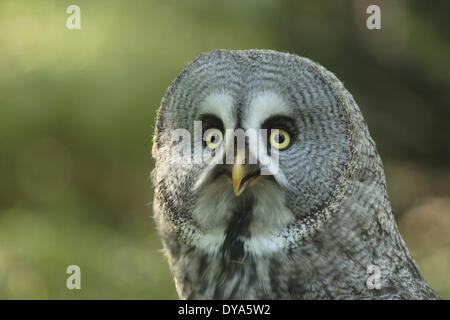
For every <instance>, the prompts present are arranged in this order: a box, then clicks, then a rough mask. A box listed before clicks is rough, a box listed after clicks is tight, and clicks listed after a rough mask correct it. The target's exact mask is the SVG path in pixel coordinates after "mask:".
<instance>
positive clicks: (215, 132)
mask: <svg viewBox="0 0 450 320" xmlns="http://www.w3.org/2000/svg"><path fill="white" fill-rule="evenodd" d="M205 134H206V138H205V142H206V146H207V147H208V148H210V149H212V150H214V149H216V148H217V147H218V146H220V144H221V143H222V140H223V134H222V131H220V130H219V129H208V130H207V131H206V132H205Z"/></svg>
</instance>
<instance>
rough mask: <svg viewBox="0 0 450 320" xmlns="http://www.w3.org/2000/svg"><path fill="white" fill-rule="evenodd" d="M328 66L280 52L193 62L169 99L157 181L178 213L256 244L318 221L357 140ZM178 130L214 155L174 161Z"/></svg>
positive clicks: (207, 230) (225, 54)
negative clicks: (328, 75) (329, 81)
mask: <svg viewBox="0 0 450 320" xmlns="http://www.w3.org/2000/svg"><path fill="white" fill-rule="evenodd" d="M322 72H326V71H324V70H321V69H318V67H317V66H316V65H315V64H313V63H312V62H310V61H309V60H307V59H303V58H299V57H297V56H292V55H288V54H285V55H283V54H279V53H277V54H272V52H271V51H265V52H261V51H252V50H249V51H240V52H235V53H233V51H220V50H219V51H214V52H211V53H208V54H204V55H201V56H200V57H199V58H197V59H196V60H194V61H193V62H191V63H190V64H189V65H188V66H187V67H186V68H185V70H184V71H183V72H182V73H180V75H179V76H178V78H177V79H176V80H175V81H174V82H173V83H172V86H171V88H170V89H169V91H168V93H167V95H166V97H165V99H164V100H163V104H162V108H161V110H160V114H159V119H158V124H157V134H156V136H155V144H154V156H155V158H156V160H157V168H156V169H155V183H156V185H159V186H160V188H159V189H160V190H161V192H162V193H164V197H167V198H169V199H170V201H169V202H170V203H171V204H172V205H173V207H172V208H169V210H168V212H170V214H171V215H173V217H172V218H173V219H174V220H177V221H180V222H181V221H182V223H184V224H189V228H194V229H195V230H197V231H198V232H200V233H202V234H204V235H205V236H206V237H208V236H209V237H216V238H217V241H218V242H221V243H223V241H224V239H226V235H227V232H230V228H234V229H233V230H234V231H233V232H237V233H238V234H236V235H235V236H236V237H238V238H239V237H245V238H246V239H247V241H248V242H249V243H250V242H251V241H253V240H254V241H255V242H256V241H257V240H255V239H262V238H266V236H267V235H271V236H275V237H276V236H277V235H281V234H282V233H283V232H286V230H288V229H289V228H291V226H293V225H296V228H300V229H301V228H303V229H305V228H306V225H307V224H308V223H310V221H314V219H315V215H316V214H317V213H318V212H320V211H321V210H323V209H324V208H325V207H326V206H327V205H328V202H329V199H330V198H331V197H332V196H333V194H334V192H335V190H336V188H337V186H338V184H339V179H341V178H342V176H343V175H344V172H345V164H346V162H347V161H348V159H349V150H350V144H351V143H350V142H351V136H350V133H349V132H350V128H349V124H348V123H349V121H348V116H347V114H346V110H345V109H344V108H343V107H342V105H341V102H340V101H339V97H336V96H335V94H334V93H333V90H332V89H331V88H330V87H329V86H328V85H327V82H326V81H324V79H323V74H322ZM199 123H200V124H201V126H200V127H199V126H198V124H199ZM196 124H197V125H196ZM199 128H200V134H198V133H197V134H196V132H195V131H196V130H198V129H199ZM179 129H183V130H185V131H187V132H188V133H190V137H191V140H190V146H191V148H190V150H191V152H192V158H197V159H199V158H200V159H205V158H206V159H208V161H190V162H189V161H174V158H173V156H172V155H173V150H174V149H175V148H176V146H177V143H178V142H179V141H178V140H177V139H174V138H173V136H171V133H173V132H174V130H179ZM254 135H256V138H255V136H254ZM239 141H240V143H239ZM205 155H206V157H205ZM230 160H231V161H230ZM299 221H300V222H299ZM299 223H300V225H299ZM302 224H304V226H302ZM236 229H237V230H238V231H236ZM213 242H214V241H211V239H210V238H209V240H208V243H213ZM249 246H250V245H249Z"/></svg>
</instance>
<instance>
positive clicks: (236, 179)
mask: <svg viewBox="0 0 450 320" xmlns="http://www.w3.org/2000/svg"><path fill="white" fill-rule="evenodd" d="M246 158H247V157H246V150H242V149H238V150H236V156H235V158H234V164H233V167H232V168H231V178H232V180H233V189H234V194H235V195H236V196H237V197H239V196H240V195H241V194H242V192H244V190H245V188H246V187H247V184H248V181H245V183H243V184H242V179H244V177H245V176H246V175H247V172H248V167H247V165H246V164H245V160H246ZM241 184H242V185H241Z"/></svg>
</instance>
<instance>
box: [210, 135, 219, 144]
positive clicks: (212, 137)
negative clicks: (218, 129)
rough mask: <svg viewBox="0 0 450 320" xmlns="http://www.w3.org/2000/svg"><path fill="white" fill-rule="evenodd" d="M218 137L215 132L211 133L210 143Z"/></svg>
mask: <svg viewBox="0 0 450 320" xmlns="http://www.w3.org/2000/svg"><path fill="white" fill-rule="evenodd" d="M218 138H219V137H218V136H217V134H213V135H212V136H211V143H214V142H216V139H218Z"/></svg>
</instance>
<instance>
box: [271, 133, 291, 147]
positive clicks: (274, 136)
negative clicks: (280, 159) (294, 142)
mask: <svg viewBox="0 0 450 320" xmlns="http://www.w3.org/2000/svg"><path fill="white" fill-rule="evenodd" d="M269 141H270V144H271V145H272V146H273V147H275V148H277V149H280V150H283V149H286V148H287V147H288V146H289V143H291V137H290V136H289V133H287V131H286V130H283V129H275V130H272V131H271V132H270V139H269Z"/></svg>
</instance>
